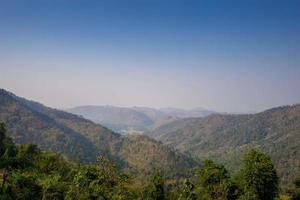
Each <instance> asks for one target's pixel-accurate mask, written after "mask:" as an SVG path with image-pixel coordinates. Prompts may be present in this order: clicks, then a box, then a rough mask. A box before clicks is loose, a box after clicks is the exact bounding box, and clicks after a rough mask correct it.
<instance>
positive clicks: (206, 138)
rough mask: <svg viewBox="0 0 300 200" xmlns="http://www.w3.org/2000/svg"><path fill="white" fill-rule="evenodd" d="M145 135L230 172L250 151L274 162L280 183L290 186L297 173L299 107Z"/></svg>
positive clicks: (188, 122)
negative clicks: (226, 168)
mask: <svg viewBox="0 0 300 200" xmlns="http://www.w3.org/2000/svg"><path fill="white" fill-rule="evenodd" d="M148 134H149V135H150V136H151V137H153V138H155V139H157V140H160V141H162V142H163V143H164V144H167V145H170V146H172V147H175V148H176V149H178V150H180V151H182V152H190V153H191V154H192V155H193V156H194V157H197V158H201V159H205V158H208V159H213V160H216V161H221V162H224V163H225V164H226V166H228V167H229V168H230V169H236V168H237V167H238V166H239V165H240V159H239V158H240V156H241V154H243V153H245V152H246V151H247V150H248V149H249V148H253V147H254V148H257V149H260V150H262V151H264V152H267V153H269V154H270V155H271V157H272V159H274V161H275V165H276V167H277V169H278V173H279V175H280V177H281V180H282V182H283V183H291V180H292V177H294V176H295V175H296V173H297V172H298V171H299V170H300V143H299V141H300V105H293V106H284V107H278V108H273V109H270V110H267V111H264V112H261V113H258V114H248V115H221V114H215V115H212V116H208V117H204V118H189V119H182V120H177V121H175V122H171V123H168V124H166V125H163V126H161V127H159V128H157V129H156V130H154V131H153V132H150V133H148Z"/></svg>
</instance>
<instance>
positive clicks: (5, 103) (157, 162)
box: [0, 89, 197, 176]
mask: <svg viewBox="0 0 300 200" xmlns="http://www.w3.org/2000/svg"><path fill="white" fill-rule="evenodd" d="M0 121H1V122H4V123H5V124H6V128H7V134H8V135H9V136H10V137H12V138H13V140H14V141H15V142H16V143H19V144H23V143H34V144H37V145H38V146H39V147H40V148H41V149H43V150H51V151H55V152H59V153H63V154H65V155H66V156H68V157H69V158H71V159H73V160H78V159H79V160H82V161H84V162H94V161H95V159H96V157H97V156H98V155H104V156H106V157H108V158H110V159H112V160H114V161H115V162H116V164H117V165H118V167H119V168H121V169H124V170H127V171H130V172H135V174H139V173H143V174H150V173H151V172H153V171H154V170H157V169H161V170H162V171H165V172H166V174H169V175H170V176H175V175H182V174H183V173H184V172H185V171H187V170H188V169H189V168H190V167H193V166H195V164H197V162H195V160H193V159H191V158H190V157H189V156H187V155H184V154H182V153H178V152H175V151H173V150H172V149H170V148H168V147H166V146H164V145H162V144H161V143H160V142H157V141H155V140H153V139H150V138H149V137H147V136H135V135H130V136H127V137H124V136H121V135H120V134H117V133H115V132H113V131H111V130H109V129H107V128H105V127H103V126H101V125H99V124H95V123H93V122H92V121H90V120H86V119H84V118H82V117H80V116H77V115H74V114H70V113H67V112H64V111H60V110H57V109H52V108H49V107H46V106H44V105H42V104H40V103H37V102H33V101H29V100H26V99H24V98H21V97H18V96H16V95H14V94H12V93H11V92H8V91H6V90H3V89H0Z"/></svg>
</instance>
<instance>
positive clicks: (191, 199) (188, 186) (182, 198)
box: [178, 179, 197, 200]
mask: <svg viewBox="0 0 300 200" xmlns="http://www.w3.org/2000/svg"><path fill="white" fill-rule="evenodd" d="M194 190H195V186H194V184H193V183H192V182H191V181H189V180H188V179H185V180H184V181H183V184H182V188H181V192H180V194H179V198H178V200H196V199H197V198H196V194H195V191H194Z"/></svg>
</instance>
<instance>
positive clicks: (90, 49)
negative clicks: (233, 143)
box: [0, 0, 300, 112]
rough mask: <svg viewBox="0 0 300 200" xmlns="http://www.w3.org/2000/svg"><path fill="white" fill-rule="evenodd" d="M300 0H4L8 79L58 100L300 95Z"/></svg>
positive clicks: (65, 103)
mask: <svg viewBox="0 0 300 200" xmlns="http://www.w3.org/2000/svg"><path fill="white" fill-rule="evenodd" d="M299 10H300V1H299V0H287V1H283V0H243V1H241V0H226V1H225V0H224V1H222V0H207V1H201V0H194V1H193V0H181V1H179V0H172V1H168V0H119V1H118V0H88V1H83V0H82V1H80V0H75V1H73V0H69V1H67V0H51V1H50V0H39V1H38V0H37V1H31V0H26V1H25V0H0V88H4V89H6V90H9V91H11V92H13V93H15V94H16V95H18V96H22V97H25V98H28V99H31V100H35V101H39V102H41V103H43V104H45V105H48V106H51V107H55V108H69V107H73V106H79V105H115V106H148V107H155V108H162V107H179V108H187V109H190V108H194V107H204V108H208V109H213V110H215V111H220V112H256V111H262V110H264V109H268V108H271V107H275V106H280V105H287V104H295V103H300V12H299Z"/></svg>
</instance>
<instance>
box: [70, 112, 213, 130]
mask: <svg viewBox="0 0 300 200" xmlns="http://www.w3.org/2000/svg"><path fill="white" fill-rule="evenodd" d="M66 111H67V112H70V113H73V114H76V115H80V116H83V117H85V118H87V119H90V120H92V121H93V122H95V123H100V124H103V125H105V126H107V127H109V128H111V129H112V130H114V131H117V132H121V133H122V132H127V131H128V132H129V131H130V130H136V131H146V130H151V129H153V128H155V127H157V126H158V125H162V124H163V123H165V122H169V121H171V119H174V120H175V119H177V118H188V117H204V116H208V115H210V114H213V113H215V112H213V111H210V110H207V109H203V108H197V109H191V110H184V109H178V108H162V109H155V108H148V107H116V106H78V107H74V108H69V109H66ZM166 120H167V121H166Z"/></svg>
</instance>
